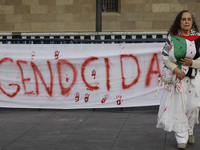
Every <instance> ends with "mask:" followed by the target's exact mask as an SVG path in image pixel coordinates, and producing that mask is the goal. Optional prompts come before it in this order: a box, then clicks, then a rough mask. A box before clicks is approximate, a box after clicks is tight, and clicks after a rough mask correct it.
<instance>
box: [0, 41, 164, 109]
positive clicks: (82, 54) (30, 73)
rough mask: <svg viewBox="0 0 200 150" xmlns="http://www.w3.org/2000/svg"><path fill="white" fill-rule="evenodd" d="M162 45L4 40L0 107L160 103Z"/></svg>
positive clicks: (0, 53) (0, 60) (0, 58)
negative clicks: (17, 41)
mask: <svg viewBox="0 0 200 150" xmlns="http://www.w3.org/2000/svg"><path fill="white" fill-rule="evenodd" d="M163 46H164V44H163V43H134V44H71V45H70V44H52V45H51V44H1V45H0V107H11V108H48V109H49V108H50V109H79V108H112V107H134V106H149V105H157V104H159V102H160V97H161V96H162V94H159V95H158V97H154V93H155V92H156V91H157V89H158V88H159V87H158V85H157V84H158V83H157V79H158V75H159V74H160V70H161V67H162V64H161V62H160V59H161V49H162V47H163Z"/></svg>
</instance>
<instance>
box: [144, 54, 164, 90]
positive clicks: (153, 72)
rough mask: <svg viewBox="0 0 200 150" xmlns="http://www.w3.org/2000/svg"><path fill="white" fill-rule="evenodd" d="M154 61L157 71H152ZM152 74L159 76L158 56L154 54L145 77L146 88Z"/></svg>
mask: <svg viewBox="0 0 200 150" xmlns="http://www.w3.org/2000/svg"><path fill="white" fill-rule="evenodd" d="M155 61H156V64H157V70H153V66H154V62H155ZM152 74H159V75H160V74H161V72H160V65H159V60H158V56H157V54H156V53H154V54H153V57H152V59H151V63H150V66H149V70H148V73H147V76H146V83H145V85H146V87H148V86H149V85H150V82H151V75H152Z"/></svg>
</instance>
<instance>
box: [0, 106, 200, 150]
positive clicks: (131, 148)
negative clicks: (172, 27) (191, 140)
mask: <svg viewBox="0 0 200 150" xmlns="http://www.w3.org/2000/svg"><path fill="white" fill-rule="evenodd" d="M157 112H158V106H152V107H137V108H124V109H123V110H122V109H119V108H118V109H95V110H93V109H86V110H38V109H5V108H1V109H0V149H1V150H176V140H175V137H174V134H173V133H167V132H164V131H163V130H162V129H157V128H156V127H155V126H156V118H157ZM195 137H196V143H195V144H194V145H188V148H187V149H188V150H198V149H200V125H196V126H195Z"/></svg>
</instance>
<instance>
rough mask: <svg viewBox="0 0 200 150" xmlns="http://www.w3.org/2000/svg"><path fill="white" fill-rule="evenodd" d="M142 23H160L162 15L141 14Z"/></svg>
mask: <svg viewBox="0 0 200 150" xmlns="http://www.w3.org/2000/svg"><path fill="white" fill-rule="evenodd" d="M143 15H144V21H156V20H157V21H158V20H159V21H160V20H162V13H159V12H157V13H143Z"/></svg>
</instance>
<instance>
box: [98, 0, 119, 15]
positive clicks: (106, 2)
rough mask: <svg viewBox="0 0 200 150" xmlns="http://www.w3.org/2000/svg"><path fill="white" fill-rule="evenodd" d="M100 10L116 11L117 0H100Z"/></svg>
mask: <svg viewBox="0 0 200 150" xmlns="http://www.w3.org/2000/svg"><path fill="white" fill-rule="evenodd" d="M102 12H118V0H102Z"/></svg>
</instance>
